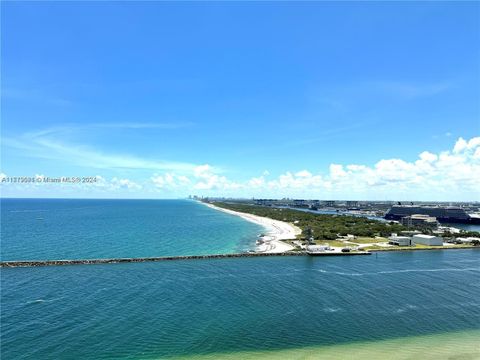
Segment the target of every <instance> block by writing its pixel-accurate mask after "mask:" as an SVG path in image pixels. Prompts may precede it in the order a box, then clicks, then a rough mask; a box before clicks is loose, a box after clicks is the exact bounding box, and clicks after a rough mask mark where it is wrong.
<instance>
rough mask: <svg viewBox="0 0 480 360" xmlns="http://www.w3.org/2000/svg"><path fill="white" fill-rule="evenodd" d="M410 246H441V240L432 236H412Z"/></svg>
mask: <svg viewBox="0 0 480 360" xmlns="http://www.w3.org/2000/svg"><path fill="white" fill-rule="evenodd" d="M412 244H422V245H428V246H442V245H443V238H441V237H438V236H433V235H424V234H418V235H413V236H412Z"/></svg>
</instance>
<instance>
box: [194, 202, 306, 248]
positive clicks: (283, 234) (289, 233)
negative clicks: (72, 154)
mask: <svg viewBox="0 0 480 360" xmlns="http://www.w3.org/2000/svg"><path fill="white" fill-rule="evenodd" d="M203 204H205V205H207V206H208V207H210V208H212V209H215V210H220V211H223V212H226V213H228V214H231V215H236V216H240V217H241V218H242V219H245V220H247V221H250V222H253V223H255V224H258V225H262V226H263V227H264V228H265V229H266V230H267V232H266V235H268V237H265V238H264V243H263V244H262V245H259V246H258V247H257V249H256V252H266V253H282V252H286V251H289V250H292V249H293V246H291V245H289V244H286V243H284V242H283V241H280V240H292V239H295V237H296V236H297V235H299V234H301V232H302V230H301V229H300V228H298V227H297V226H295V225H292V224H289V223H286V222H283V221H279V220H273V219H270V218H266V217H261V216H257V215H252V214H247V213H242V212H239V211H233V210H228V209H224V208H221V207H218V206H215V205H212V204H207V203H203Z"/></svg>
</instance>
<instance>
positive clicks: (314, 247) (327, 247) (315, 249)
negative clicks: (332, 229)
mask: <svg viewBox="0 0 480 360" xmlns="http://www.w3.org/2000/svg"><path fill="white" fill-rule="evenodd" d="M330 249H331V248H330V245H328V244H324V245H308V246H307V251H310V252H324V251H328V250H330Z"/></svg>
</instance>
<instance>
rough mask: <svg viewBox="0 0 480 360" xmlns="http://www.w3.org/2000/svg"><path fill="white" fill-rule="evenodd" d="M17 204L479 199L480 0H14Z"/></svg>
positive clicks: (9, 9)
mask: <svg viewBox="0 0 480 360" xmlns="http://www.w3.org/2000/svg"><path fill="white" fill-rule="evenodd" d="M0 6H1V66H2V67H1V75H2V76H1V77H2V83H1V102H2V103H1V105H2V107H1V118H2V122H1V150H2V152H1V166H0V178H1V179H5V178H7V177H18V176H26V177H36V178H37V179H42V177H52V178H53V177H92V176H93V177H96V179H97V181H96V182H95V183H93V184H45V183H41V182H37V183H34V184H24V185H19V184H11V183H5V182H3V183H1V185H0V187H1V192H2V194H1V195H2V196H3V197H65V198H68V197H73V198H82V197H86V198H178V197H186V196H188V195H194V194H196V195H203V196H226V197H230V196H231V197H272V198H283V197H301V198H320V199H352V200H400V201H401V200H413V201H415V200H419V201H420V200H431V201H480V68H479V66H478V64H479V63H480V46H479V44H480V4H479V3H478V2H315V3H314V2H304V3H302V2H300V3H299V2H295V3H293V2H276V3H275V2H245V3H243V2H228V3H227V2H209V3H202V2H178V3H174V2H171V3H170V2H8V1H7V2H2V3H1V5H0Z"/></svg>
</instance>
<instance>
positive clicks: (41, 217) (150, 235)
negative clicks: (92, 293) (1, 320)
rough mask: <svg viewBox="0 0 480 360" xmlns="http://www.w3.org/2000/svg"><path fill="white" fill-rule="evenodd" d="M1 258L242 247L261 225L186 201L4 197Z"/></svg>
mask: <svg viewBox="0 0 480 360" xmlns="http://www.w3.org/2000/svg"><path fill="white" fill-rule="evenodd" d="M0 205H1V235H2V238H1V259H2V260H4V261H5V260H33V259H36V260H38V259H42V260H46V259H83V258H85V259H87V258H111V257H148V256H170V255H196V254H215V253H232V252H243V251H246V250H248V249H252V248H254V247H255V240H256V235H257V234H259V233H261V232H263V231H264V229H263V228H262V227H260V226H259V225H256V224H253V223H250V222H246V221H244V220H243V219H241V218H239V217H236V216H233V215H229V214H225V213H223V212H220V211H216V210H213V209H210V208H208V207H207V206H205V205H203V204H200V203H198V202H194V201H187V200H71V199H65V200H62V199H31V200H28V199H27V200H26V199H1V203H0Z"/></svg>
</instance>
